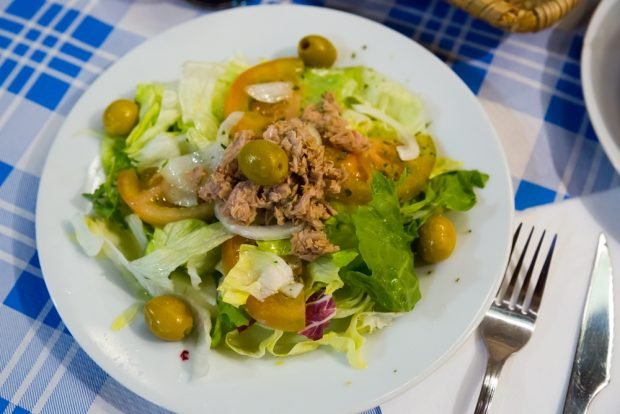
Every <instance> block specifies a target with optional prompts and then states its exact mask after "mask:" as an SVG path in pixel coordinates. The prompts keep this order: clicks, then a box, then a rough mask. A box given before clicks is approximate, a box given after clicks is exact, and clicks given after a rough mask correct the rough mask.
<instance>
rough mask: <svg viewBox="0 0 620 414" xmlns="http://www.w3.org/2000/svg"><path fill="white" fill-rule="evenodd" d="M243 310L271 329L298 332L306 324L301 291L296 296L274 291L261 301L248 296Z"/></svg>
mask: <svg viewBox="0 0 620 414" xmlns="http://www.w3.org/2000/svg"><path fill="white" fill-rule="evenodd" d="M245 310H246V311H247V312H248V314H249V315H250V316H251V317H252V318H254V319H256V321H257V322H259V323H262V324H263V325H266V326H268V327H270V328H273V329H279V330H281V331H285V332H299V331H301V330H302V329H304V328H305V326H306V300H305V296H304V294H303V292H301V293H300V294H299V295H297V297H296V298H290V297H288V296H286V295H284V294H282V293H275V294H273V295H271V296H268V297H266V298H265V300H263V301H262V302H261V301H260V300H258V299H256V298H255V297H254V296H250V297H248V300H247V302H246V303H245Z"/></svg>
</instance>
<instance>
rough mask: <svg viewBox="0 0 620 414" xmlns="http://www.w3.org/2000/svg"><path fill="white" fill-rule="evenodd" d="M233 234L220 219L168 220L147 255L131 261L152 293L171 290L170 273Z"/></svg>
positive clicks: (157, 231)
mask: <svg viewBox="0 0 620 414" xmlns="http://www.w3.org/2000/svg"><path fill="white" fill-rule="evenodd" d="M232 236H233V235H232V234H230V233H228V232H227V231H226V230H225V229H224V227H223V226H222V225H221V224H220V223H213V224H209V225H207V224H204V223H203V222H201V221H200V220H194V219H188V220H180V221H177V222H174V223H169V224H167V225H166V226H164V228H163V229H161V230H156V231H155V233H154V234H153V239H152V240H151V242H150V243H149V246H150V247H147V252H149V253H148V254H146V255H145V256H142V257H140V258H139V259H136V260H133V261H131V262H130V263H129V267H130V270H131V272H132V273H133V274H134V275H135V276H136V278H138V280H148V281H149V287H146V286H145V288H146V289H147V290H149V293H151V295H153V296H156V295H158V294H161V293H165V292H170V291H171V290H172V284H171V283H172V282H171V281H170V279H169V278H168V276H169V275H170V274H171V273H172V272H173V271H174V270H175V269H177V268H178V267H180V266H183V265H185V264H186V263H187V262H188V261H189V260H190V259H191V258H192V257H194V256H197V255H203V254H207V253H208V252H209V251H211V250H213V249H215V248H216V247H218V246H219V245H220V244H222V243H223V242H225V241H226V240H228V239H230V238H231V237H232Z"/></svg>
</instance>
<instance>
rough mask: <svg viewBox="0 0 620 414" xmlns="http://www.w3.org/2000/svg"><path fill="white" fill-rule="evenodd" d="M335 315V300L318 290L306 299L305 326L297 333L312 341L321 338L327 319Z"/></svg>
mask: <svg viewBox="0 0 620 414" xmlns="http://www.w3.org/2000/svg"><path fill="white" fill-rule="evenodd" d="M335 315H336V302H335V301H334V298H333V297H332V296H331V295H326V294H325V291H323V290H320V291H318V292H316V293H315V294H313V295H312V296H310V297H309V298H308V300H307V301H306V327H305V328H304V329H303V330H301V331H300V332H299V333H300V334H301V335H304V336H305V337H307V338H309V339H312V340H314V341H316V340H318V339H321V338H322V337H323V333H324V332H325V328H326V327H327V325H328V324H329V320H330V319H332V318H333V317H334V316H335Z"/></svg>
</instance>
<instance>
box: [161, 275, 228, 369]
mask: <svg viewBox="0 0 620 414" xmlns="http://www.w3.org/2000/svg"><path fill="white" fill-rule="evenodd" d="M170 279H171V280H172V283H173V289H174V293H175V294H177V295H179V296H182V297H183V299H185V300H186V301H187V303H188V304H189V305H190V306H191V308H192V310H193V311H194V312H193V313H194V330H193V342H190V346H191V351H190V352H191V355H192V377H193V378H200V377H204V376H205V375H207V373H208V371H209V354H210V351H211V343H212V339H211V335H210V333H211V314H212V313H213V312H214V311H215V301H216V299H215V298H216V294H217V292H216V291H215V282H214V281H213V280H212V279H210V280H207V281H206V283H202V284H201V285H200V286H198V287H195V286H193V285H192V284H191V283H188V278H187V275H185V274H184V273H183V272H179V271H175V272H173V273H172V274H171V276H170Z"/></svg>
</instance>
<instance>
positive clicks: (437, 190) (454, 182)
mask: <svg viewBox="0 0 620 414" xmlns="http://www.w3.org/2000/svg"><path fill="white" fill-rule="evenodd" d="M488 179H489V176H488V175H487V174H484V173H481V172H480V171H477V170H470V171H461V170H459V171H452V172H449V173H445V174H441V175H438V176H436V177H434V178H432V179H431V180H430V181H429V182H428V184H426V187H425V188H424V198H423V199H422V200H419V201H416V202H414V203H412V204H409V205H407V206H404V207H402V208H401V210H400V212H401V214H402V215H403V217H404V218H405V220H407V221H412V220H419V221H421V222H423V221H424V220H426V218H428V217H429V216H431V215H433V214H435V213H441V212H444V211H446V210H454V211H467V210H469V209H470V208H472V207H473V206H474V204H476V201H477V198H476V193H475V192H474V188H475V187H478V188H484V186H485V184H486V182H487V181H488Z"/></svg>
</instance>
